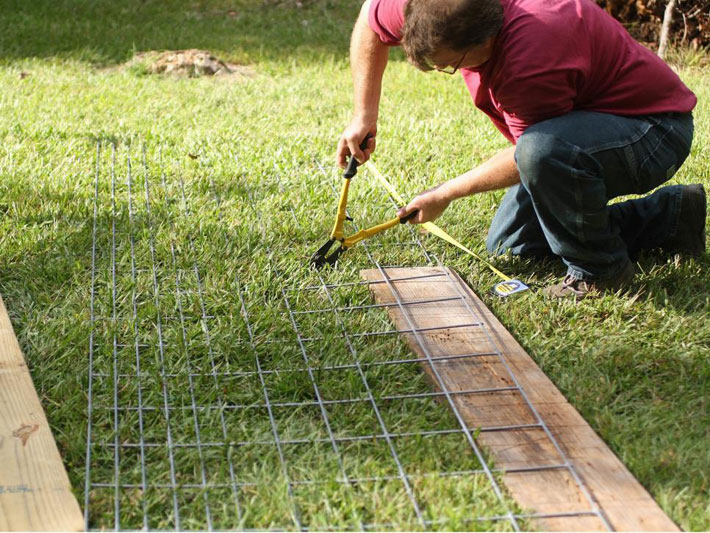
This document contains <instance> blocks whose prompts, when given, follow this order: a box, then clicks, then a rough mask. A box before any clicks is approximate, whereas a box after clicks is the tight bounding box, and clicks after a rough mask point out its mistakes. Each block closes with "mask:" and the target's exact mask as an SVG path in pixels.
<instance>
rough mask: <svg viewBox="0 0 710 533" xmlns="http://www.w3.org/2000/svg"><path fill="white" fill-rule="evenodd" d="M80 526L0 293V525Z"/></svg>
mask: <svg viewBox="0 0 710 533" xmlns="http://www.w3.org/2000/svg"><path fill="white" fill-rule="evenodd" d="M83 529H84V519H83V516H82V514H81V509H80V508H79V504H78V502H77V501H76V498H75V497H74V495H73V494H72V491H71V487H70V486H69V477H68V476H67V473H66V470H64V464H63V463H62V459H61V457H60V456H59V451H58V450H57V445H56V443H55V442H54V438H53V437H52V432H51V431H50V429H49V425H48V424H47V419H46V417H45V416H44V411H43V410H42V406H41V405H40V403H39V398H38V397H37V392H36V391H35V388H34V385H33V384H32V378H31V377H30V373H29V371H28V369H27V365H26V364H25V360H24V357H23V355H22V351H21V350H20V345H19V343H18V342H17V338H16V337H15V333H14V331H13V330H12V324H11V323H10V318H9V317H8V315H7V310H6V309H5V304H4V302H3V301H2V297H0V530H2V531H47V530H51V531H81V530H83Z"/></svg>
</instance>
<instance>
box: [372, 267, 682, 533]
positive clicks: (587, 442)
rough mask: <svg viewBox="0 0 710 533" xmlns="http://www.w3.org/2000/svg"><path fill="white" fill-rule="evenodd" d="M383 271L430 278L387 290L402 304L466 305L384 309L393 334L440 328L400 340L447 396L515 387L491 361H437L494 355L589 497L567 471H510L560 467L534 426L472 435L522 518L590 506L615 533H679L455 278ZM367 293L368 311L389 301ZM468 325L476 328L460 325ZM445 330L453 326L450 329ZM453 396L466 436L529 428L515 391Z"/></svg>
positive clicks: (560, 521) (376, 287) (545, 522)
mask: <svg viewBox="0 0 710 533" xmlns="http://www.w3.org/2000/svg"><path fill="white" fill-rule="evenodd" d="M386 272H387V274H388V276H389V277H390V278H391V279H397V278H416V277H421V276H429V277H425V278H422V279H409V280H405V281H399V282H398V281H394V282H392V285H393V287H394V291H396V293H397V296H398V297H399V299H400V301H401V302H421V301H423V300H429V299H443V298H447V297H458V296H460V295H461V294H463V295H464V297H465V299H466V301H467V302H468V307H467V306H466V305H465V303H464V301H463V299H458V300H456V301H445V302H436V303H426V304H416V305H411V306H404V311H405V313H406V316H405V315H404V314H403V312H402V310H401V309H400V307H399V306H398V305H395V306H390V307H388V313H389V315H390V318H391V319H392V321H393V322H394V324H395V326H396V327H397V329H401V330H405V329H409V328H411V325H410V324H414V327H415V328H416V329H420V328H439V327H442V329H435V330H432V331H427V332H421V333H419V341H418V340H417V339H416V338H415V336H414V335H413V334H402V335H403V336H404V337H405V339H406V341H407V343H408V344H409V345H410V347H411V348H412V350H413V351H414V352H415V353H416V354H417V357H426V353H425V350H424V349H422V347H421V345H420V342H421V343H422V344H423V345H424V346H425V347H426V350H427V351H428V352H429V355H430V356H431V358H432V361H433V362H434V365H435V367H436V370H437V371H438V373H439V375H440V377H441V380H442V382H443V383H444V385H445V387H446V389H448V390H449V391H463V390H473V389H484V388H493V387H495V388H501V387H513V386H515V383H514V381H513V379H512V378H511V376H510V372H508V371H507V369H506V368H505V366H504V364H503V363H502V361H501V358H500V357H499V356H498V355H490V356H487V355H486V356H480V357H474V358H464V359H448V360H442V361H438V362H437V361H436V359H437V358H441V357H446V356H451V355H461V354H467V353H477V354H482V353H491V352H493V353H495V352H497V351H499V352H500V353H501V354H502V356H503V357H504V359H505V361H506V362H507V364H508V365H509V367H510V369H511V370H512V374H513V375H514V376H515V378H516V379H517V381H518V383H519V384H520V386H521V388H522V390H523V391H524V392H525V393H526V394H527V397H528V399H529V401H530V404H532V406H533V408H534V409H535V410H536V411H537V413H538V414H539V417H540V418H541V419H542V421H544V423H545V425H546V426H547V427H548V428H549V430H550V432H551V433H552V435H553V437H554V439H555V440H556V442H557V444H558V445H559V447H560V449H561V450H562V454H564V456H566V458H567V459H568V460H569V462H570V463H571V464H572V465H573V467H574V469H575V471H576V472H577V474H578V475H579V477H580V478H581V480H582V481H583V484H584V485H585V486H586V487H587V489H588V490H589V492H590V493H591V497H592V503H591V504H590V501H589V498H587V497H585V495H584V493H583V492H582V490H580V485H579V483H577V482H576V481H575V479H574V477H573V475H572V472H571V471H570V470H569V469H568V468H560V469H548V470H541V471H532V472H511V471H510V470H512V469H519V468H524V467H530V466H541V465H547V466H549V465H559V464H564V462H565V457H563V456H562V455H561V454H560V453H559V451H558V450H557V448H556V447H555V446H554V443H553V441H552V440H551V439H550V438H549V437H548V435H547V434H546V433H545V431H544V429H543V428H541V427H535V428H527V429H517V430H510V429H507V430H504V431H490V432H487V431H484V432H481V433H480V434H479V436H478V439H477V441H478V442H479V444H481V445H482V446H483V447H484V448H486V449H487V450H488V451H489V453H490V456H491V458H492V461H493V462H494V463H495V466H496V467H497V468H502V469H505V470H506V472H505V473H504V474H503V483H504V484H505V486H506V488H507V489H508V491H509V493H510V494H511V495H512V496H513V498H514V499H515V500H516V501H517V502H518V504H519V505H520V506H522V507H523V508H524V509H526V510H527V511H528V512H533V513H545V514H557V513H566V512H579V511H587V510H589V511H591V510H593V506H594V505H595V504H596V505H597V506H598V507H599V509H600V510H601V512H602V513H603V514H604V516H605V517H606V519H607V520H608V522H609V524H610V525H611V527H612V528H613V529H615V530H619V531H678V528H677V526H676V525H675V524H674V523H673V522H672V521H671V520H670V519H669V518H668V517H667V516H666V515H665V514H664V512H663V511H662V510H661V509H660V507H659V506H658V505H657V504H656V502H655V501H654V500H653V498H651V496H650V495H649V494H648V492H646V490H645V489H644V488H643V487H642V486H641V484H640V483H639V482H638V481H637V480H636V479H635V478H634V477H633V476H632V475H631V473H630V472H629V471H628V470H627V469H626V467H625V466H624V464H623V463H622V462H621V461H620V460H619V459H618V458H617V457H616V456H615V455H614V453H613V452H612V451H611V450H610V449H609V448H608V447H607V446H606V444H605V443H604V441H603V440H602V439H601V438H600V437H599V436H598V435H597V434H596V433H595V432H594V430H592V428H591V427H590V426H589V424H587V422H586V421H585V420H584V419H583V418H582V417H581V415H580V414H579V413H578V412H577V411H576V409H574V407H572V405H571V404H570V403H569V402H567V400H566V399H565V398H564V396H563V395H562V394H561V393H560V391H559V390H558V389H557V387H555V385H554V384H553V383H552V382H551V381H550V380H549V379H548V378H547V376H545V374H544V373H543V372H542V371H541V370H540V368H539V367H538V366H537V365H536V364H535V362H534V361H533V360H532V359H531V358H530V356H529V355H528V354H527V353H526V352H525V350H523V348H522V347H521V346H520V345H519V344H518V343H517V341H516V340H515V339H514V338H513V336H512V335H511V334H510V333H509V332H508V331H507V330H506V329H505V328H504V327H503V325H502V324H501V323H500V322H499V321H498V320H497V319H496V318H495V316H494V315H493V314H492V313H491V312H490V311H489V310H488V308H487V307H486V306H485V305H484V304H483V302H481V300H480V299H479V298H478V297H477V296H476V295H475V294H474V293H473V291H472V290H471V289H470V288H469V287H468V286H466V284H465V283H464V282H463V281H462V280H461V278H460V277H459V276H458V275H457V274H456V273H455V272H453V271H452V270H448V272H449V274H450V277H448V276H446V275H441V274H443V270H442V269H439V268H388V269H386ZM360 274H361V276H362V277H363V278H364V279H366V280H368V281H370V282H381V281H382V280H383V277H382V274H381V273H380V271H379V270H377V269H372V270H363V271H361V273H360ZM436 274H439V275H438V276H437V275H436ZM432 275H433V276H432ZM452 280H453V281H452ZM454 283H455V284H456V285H454ZM457 286H458V289H457V288H456V287H457ZM369 287H370V291H371V293H372V294H373V296H374V298H375V300H376V301H377V303H380V304H393V303H396V302H397V298H396V297H395V294H394V292H393V290H392V289H390V287H389V286H388V285H387V284H386V283H370V285H369ZM473 322H478V323H480V324H481V325H477V326H470V327H460V326H464V325H466V324H471V323H473ZM452 326H459V327H457V328H454V329H449V328H451V327H452ZM422 366H423V369H424V371H425V372H426V373H427V374H428V375H429V377H430V379H431V381H432V383H433V385H434V386H435V387H436V388H440V387H438V385H437V379H436V377H435V375H434V372H433V371H432V368H431V365H430V364H429V363H428V362H427V363H422ZM452 398H453V400H454V402H455V405H456V407H457V409H458V411H459V413H460V414H461V416H462V418H463V419H464V420H465V422H466V424H467V425H468V426H469V427H471V428H478V427H492V426H511V425H522V424H536V423H537V422H538V419H537V417H536V415H535V413H534V412H533V411H532V410H531V409H530V407H529V404H528V403H527V402H526V401H525V398H524V397H523V396H522V395H521V393H520V392H519V391H518V390H513V391H506V392H501V391H498V392H494V393H479V394H462V395H453V396H452ZM533 526H534V527H536V528H538V529H543V530H549V531H594V530H604V529H606V528H605V526H604V523H603V522H602V520H601V519H600V518H599V517H598V516H596V515H579V516H571V517H557V518H538V519H535V521H534V522H533Z"/></svg>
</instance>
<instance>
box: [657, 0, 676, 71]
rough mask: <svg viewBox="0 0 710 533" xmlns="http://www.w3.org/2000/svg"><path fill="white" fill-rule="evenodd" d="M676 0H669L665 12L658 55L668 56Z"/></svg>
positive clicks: (662, 57) (663, 57)
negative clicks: (667, 50)
mask: <svg viewBox="0 0 710 533" xmlns="http://www.w3.org/2000/svg"><path fill="white" fill-rule="evenodd" d="M675 3H676V0H668V4H667V5H666V12H665V13H664V14H663V25H662V26H661V38H660V40H659V43H658V57H660V58H661V59H665V58H666V49H667V48H668V36H669V35H670V32H671V24H673V11H674V10H675Z"/></svg>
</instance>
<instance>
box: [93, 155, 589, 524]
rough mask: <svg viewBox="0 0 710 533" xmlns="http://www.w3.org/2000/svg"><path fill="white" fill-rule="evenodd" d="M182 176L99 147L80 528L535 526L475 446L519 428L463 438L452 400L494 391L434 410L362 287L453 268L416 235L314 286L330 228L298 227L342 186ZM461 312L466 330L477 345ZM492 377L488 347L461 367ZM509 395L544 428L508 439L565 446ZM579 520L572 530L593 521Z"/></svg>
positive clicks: (274, 178)
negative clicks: (370, 279)
mask: <svg viewBox="0 0 710 533" xmlns="http://www.w3.org/2000/svg"><path fill="white" fill-rule="evenodd" d="M183 159H186V158H181V157H179V156H178V155H176V154H173V153H170V152H168V151H166V152H165V153H163V152H162V150H159V149H158V150H153V149H147V148H146V147H145V146H130V145H128V146H120V147H117V146H115V145H112V144H102V143H99V144H97V146H96V167H95V176H94V180H93V182H94V183H93V186H94V210H93V213H94V216H93V221H92V223H93V226H92V235H93V244H92V250H91V257H92V261H91V264H92V268H91V281H90V282H91V292H90V298H89V301H88V302H87V305H88V307H89V309H90V327H91V333H90V338H89V342H88V356H89V376H88V377H89V380H88V408H87V416H88V431H87V441H86V471H85V487H84V489H85V492H84V494H85V498H84V510H85V519H86V524H87V528H90V529H114V530H141V529H144V530H145V529H151V530H153V529H160V530H187V529H196V530H225V529H247V530H250V529H258V530H265V529H276V530H283V529H295V530H324V529H337V530H343V529H353V530H373V529H374V530H388V529H395V530H431V529H444V530H451V529H463V530H472V529H482V530H509V529H516V530H518V529H521V528H525V527H527V524H528V523H527V522H526V520H527V519H529V518H535V517H536V516H539V515H534V514H530V513H525V512H524V511H523V510H521V509H519V508H518V507H517V506H516V505H515V504H514V502H512V501H511V500H510V498H509V497H507V495H506V494H505V491H504V489H503V488H502V486H501V482H500V475H501V472H500V471H499V470H497V469H496V468H495V466H494V465H492V464H490V462H489V460H488V458H487V456H486V453H485V451H484V450H482V449H480V448H479V446H478V445H477V444H476V435H477V433H478V432H480V431H492V430H495V431H505V430H506V429H512V428H513V427H512V426H511V428H474V427H468V426H467V424H466V423H465V421H464V420H463V418H462V417H461V415H460V413H458V411H457V409H456V404H455V402H454V401H453V400H452V398H453V397H455V396H456V395H467V394H478V393H481V392H482V391H481V390H464V391H449V390H447V388H446V385H445V383H444V382H443V381H441V380H439V382H438V383H435V385H436V387H434V388H432V387H431V384H430V383H429V382H428V381H427V379H426V377H425V375H424V373H423V372H421V367H420V365H422V364H424V365H429V368H430V369H432V370H433V372H434V375H435V376H436V375H437V374H436V368H437V364H443V363H445V361H444V360H441V359H434V358H433V357H432V355H431V354H427V353H426V352H424V356H422V357H418V356H415V355H413V354H412V352H411V350H410V348H409V347H408V346H407V344H406V343H405V342H404V341H403V340H402V334H405V333H407V334H410V335H414V336H415V337H416V336H417V335H421V334H423V333H424V332H423V331H422V330H421V329H418V328H417V327H416V326H414V325H411V326H410V327H409V328H405V329H397V328H395V327H394V326H393V325H392V323H391V321H390V320H389V318H388V315H387V305H384V304H373V303H372V302H371V296H370V292H369V289H368V283H367V282H364V281H361V280H360V278H359V276H358V271H359V269H360V268H377V269H379V270H380V272H381V273H382V280H381V281H380V283H389V284H391V283H392V282H393V281H396V280H393V279H391V278H390V277H389V276H388V274H387V270H386V267H384V266H383V265H386V264H392V263H393V262H394V261H396V263H397V264H398V266H422V265H429V266H441V263H440V262H439V259H438V258H437V256H436V255H435V254H434V253H432V252H431V251H430V250H428V249H427V248H426V247H425V246H424V244H423V243H422V240H421V239H420V238H419V236H418V234H417V232H416V231H415V230H414V229H412V228H401V230H400V231H393V232H391V234H387V235H386V236H383V237H382V238H379V239H377V241H376V242H372V243H367V242H365V243H363V244H362V245H359V246H358V247H357V249H353V250H350V251H348V252H347V254H348V256H347V260H344V261H343V263H344V264H343V265H342V266H339V268H338V269H335V270H332V269H330V270H327V271H322V272H315V271H312V270H311V269H309V268H308V257H309V255H310V253H312V251H313V250H314V249H315V248H316V247H317V244H318V243H320V241H321V240H323V239H324V238H325V235H324V231H325V230H324V228H326V227H328V224H329V222H330V221H329V220H325V219H319V218H317V217H315V218H314V216H313V213H312V210H311V209H309V208H308V205H309V204H311V203H313V202H317V201H318V200H319V199H320V200H322V201H323V203H328V204H330V203H332V198H333V197H334V186H335V185H336V183H337V182H336V181H334V179H333V177H331V176H328V173H327V172H326V171H325V170H324V169H323V168H322V167H320V166H318V168H315V169H314V170H316V171H317V172H318V174H317V176H316V177H314V178H312V179H310V180H303V182H299V181H298V180H293V179H289V178H288V176H286V175H285V174H286V172H285V171H284V168H283V165H284V163H283V162H282V161H279V160H278V159H275V160H274V162H273V163H274V166H273V168H270V169H268V170H267V171H264V175H262V176H259V177H256V178H255V177H254V176H250V173H249V169H247V168H244V167H243V165H242V164H241V163H240V162H239V160H238V159H236V158H228V159H226V160H220V161H219V162H218V163H215V162H214V161H210V160H209V159H208V158H207V157H206V156H205V155H204V154H202V155H201V156H200V159H199V160H198V161H197V162H193V161H190V160H188V162H187V163H185V162H184V161H183ZM363 194H365V195H367V196H369V197H370V198H369V201H368V205H377V206H378V207H375V208H372V209H371V211H368V212H367V213H366V215H367V216H370V217H377V216H378V215H379V214H381V213H384V212H385V211H387V210H391V205H390V204H389V202H388V201H387V200H386V198H382V197H381V196H380V197H379V198H381V201H380V202H379V204H378V203H377V202H373V201H372V194H373V191H371V190H369V191H368V190H366V189H365V188H363ZM378 210H379V211H378ZM326 214H330V210H328V211H327V213H326ZM326 218H329V217H326ZM344 257H345V256H344ZM345 261H347V263H345ZM442 272H445V271H443V270H442ZM441 275H444V274H441ZM452 282H453V281H452ZM433 301H434V300H430V301H428V302H430V303H431V302H433ZM436 301H439V300H436ZM415 303H418V304H420V305H426V303H427V302H415ZM411 304H412V302H409V303H407V304H403V303H402V302H401V301H398V302H396V303H395V304H392V305H397V306H399V307H400V308H403V306H404V305H411ZM388 305H389V304H388ZM469 310H470V320H469V321H468V322H466V323H462V324H461V325H460V327H462V328H477V329H479V330H480V329H481V328H484V329H485V324H484V323H483V321H482V320H481V318H480V317H479V316H477V314H476V311H475V310H474V309H470V308H469ZM483 355H486V356H496V357H500V358H501V361H503V362H505V361H504V359H503V355H502V354H501V352H500V350H499V348H498V347H497V346H496V345H495V342H494V341H493V339H491V346H490V350H489V351H487V352H486V353H485V354H483V353H472V354H469V353H466V354H460V355H458V356H456V357H458V358H466V357H480V356H483ZM508 372H510V368H508ZM509 381H510V386H509V387H503V388H501V389H500V390H503V389H505V390H515V391H517V392H518V393H519V394H521V396H522V397H523V399H524V400H525V401H527V404H528V406H529V407H530V413H531V416H532V422H526V423H525V424H518V425H516V426H515V429H517V430H519V429H521V428H524V427H530V428H531V429H532V428H535V429H537V430H541V431H543V432H545V438H549V439H551V440H552V441H553V442H554V438H553V436H552V435H551V434H550V432H549V430H548V429H547V427H546V426H545V424H544V422H543V421H542V420H541V419H540V418H539V416H537V413H536V412H535V410H534V408H533V406H532V405H531V404H530V402H529V401H528V400H527V397H526V396H525V391H523V390H522V388H521V387H520V386H519V384H518V383H517V381H516V379H515V376H514V375H513V374H512V372H510V380H509ZM483 392H491V391H490V390H487V391H483ZM555 446H556V443H555ZM557 450H558V452H559V454H560V460H559V462H558V463H557V464H554V465H543V466H534V465H533V466H532V467H531V468H533V469H534V468H540V469H542V468H558V469H559V468H562V469H568V470H570V472H571V473H572V474H574V469H573V468H572V467H571V465H570V464H569V461H568V460H567V458H566V457H565V456H564V454H563V453H562V451H561V450H560V449H559V447H557ZM574 480H575V482H576V483H578V484H579V486H580V487H581V488H582V489H584V486H583V483H582V482H581V480H580V479H579V478H578V477H574ZM588 508H591V511H590V510H581V511H574V510H573V511H571V514H575V513H576V514H585V513H586V514H590V513H591V514H594V513H596V514H598V510H596V507H595V506H594V505H593V502H591V503H590V506H588V507H587V508H585V509H588Z"/></svg>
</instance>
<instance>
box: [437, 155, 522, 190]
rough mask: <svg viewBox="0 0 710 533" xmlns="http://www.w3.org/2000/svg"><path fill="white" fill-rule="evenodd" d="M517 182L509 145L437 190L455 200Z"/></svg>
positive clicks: (517, 177) (518, 177) (517, 174)
mask: <svg viewBox="0 0 710 533" xmlns="http://www.w3.org/2000/svg"><path fill="white" fill-rule="evenodd" d="M517 183H520V175H519V173H518V168H517V167H516V165H515V147H514V146H511V147H509V148H506V149H505V150H502V151H501V152H498V153H497V154H496V155H494V156H493V157H491V158H490V159H489V160H488V161H486V162H485V163H483V164H482V165H479V166H478V167H476V168H474V169H473V170H470V171H468V172H466V173H465V174H461V175H460V176H458V177H457V178H454V179H452V180H449V181H447V182H446V183H444V184H442V185H441V187H440V188H439V191H438V192H439V193H440V194H441V195H442V196H445V197H446V198H448V199H449V200H455V199H456V198H462V197H464V196H471V195H472V194H477V193H480V192H485V191H493V190H496V189H504V188H505V187H510V186H511V185H515V184H517Z"/></svg>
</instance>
